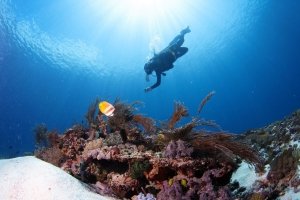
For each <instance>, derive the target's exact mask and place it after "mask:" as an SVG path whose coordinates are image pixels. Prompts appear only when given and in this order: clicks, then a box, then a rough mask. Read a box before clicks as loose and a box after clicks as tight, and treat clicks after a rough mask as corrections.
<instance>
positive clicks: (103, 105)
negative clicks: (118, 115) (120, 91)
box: [99, 101, 115, 117]
mask: <svg viewBox="0 0 300 200" xmlns="http://www.w3.org/2000/svg"><path fill="white" fill-rule="evenodd" d="M99 110H100V112H102V113H103V114H104V115H106V116H108V117H112V116H114V111H115V107H114V106H113V105H111V104H110V103H108V102H107V101H101V102H100V103H99Z"/></svg>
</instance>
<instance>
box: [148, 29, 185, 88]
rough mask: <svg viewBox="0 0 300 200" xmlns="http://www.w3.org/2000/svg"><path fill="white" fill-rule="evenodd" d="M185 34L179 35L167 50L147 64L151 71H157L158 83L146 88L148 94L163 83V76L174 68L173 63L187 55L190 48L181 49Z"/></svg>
mask: <svg viewBox="0 0 300 200" xmlns="http://www.w3.org/2000/svg"><path fill="white" fill-rule="evenodd" d="M184 34H185V33H181V34H179V35H177V36H176V37H175V38H174V39H173V40H172V41H171V42H170V44H169V45H168V46H167V47H166V48H165V49H163V50H162V51H161V52H159V53H158V54H155V55H154V57H153V58H151V59H150V60H149V62H148V63H147V64H146V65H148V67H150V68H151V71H155V73H156V83H155V84H154V85H152V86H150V87H148V88H146V89H145V91H146V92H148V91H150V90H152V89H154V88H156V87H158V86H159V85H160V83H161V75H165V73H164V72H166V71H168V70H169V69H172V68H173V67H174V65H173V63H174V62H175V61H176V60H177V59H178V58H179V57H181V56H183V55H184V54H186V53H187V51H188V48H187V47H181V45H182V44H183V42H184Z"/></svg>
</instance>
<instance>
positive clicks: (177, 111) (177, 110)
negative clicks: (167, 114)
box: [168, 102, 188, 129]
mask: <svg viewBox="0 0 300 200" xmlns="http://www.w3.org/2000/svg"><path fill="white" fill-rule="evenodd" d="M186 116H188V110H187V109H186V108H185V107H184V105H183V104H182V103H180V102H175V103H174V112H173V115H172V117H171V119H170V120H169V123H168V127H169V129H173V128H174V126H175V124H176V123H177V122H178V121H179V120H180V119H181V118H182V117H186Z"/></svg>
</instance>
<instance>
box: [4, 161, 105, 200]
mask: <svg viewBox="0 0 300 200" xmlns="http://www.w3.org/2000/svg"><path fill="white" fill-rule="evenodd" d="M50 199H51V200H81V199H84V200H108V199H111V198H108V197H103V196H100V195H98V194H95V193H92V192H90V191H89V190H88V189H87V188H86V187H85V186H84V185H83V184H82V183H81V182H80V181H78V180H77V179H75V178H74V177H72V176H71V175H69V174H67V173H66V172H64V171H63V170H61V169H60V168H58V167H55V166H53V165H51V164H49V163H46V162H44V161H42V160H39V159H37V158H35V157H33V156H26V157H19V158H14V159H6V160H0V200H50Z"/></svg>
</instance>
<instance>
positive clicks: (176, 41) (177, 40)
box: [169, 34, 184, 48]
mask: <svg viewBox="0 0 300 200" xmlns="http://www.w3.org/2000/svg"><path fill="white" fill-rule="evenodd" d="M183 42H184V35H182V34H179V35H177V36H176V37H175V38H174V39H173V40H172V41H171V42H170V44H169V47H171V48H176V47H180V46H181V45H183Z"/></svg>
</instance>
